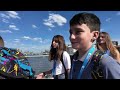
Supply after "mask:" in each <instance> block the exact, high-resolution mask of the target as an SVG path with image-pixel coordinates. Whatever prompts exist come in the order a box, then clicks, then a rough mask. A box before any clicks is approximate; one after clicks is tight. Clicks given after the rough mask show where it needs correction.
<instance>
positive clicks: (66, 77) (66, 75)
mask: <svg viewBox="0 0 120 90" xmlns="http://www.w3.org/2000/svg"><path fill="white" fill-rule="evenodd" d="M61 62H62V64H63V67H64V69H65V79H68V74H67V70H66V67H65V64H64V62H63V53H62V54H61Z"/></svg>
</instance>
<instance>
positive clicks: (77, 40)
mask: <svg viewBox="0 0 120 90" xmlns="http://www.w3.org/2000/svg"><path fill="white" fill-rule="evenodd" d="M93 36H94V35H93V32H90V29H89V27H88V26H87V25H86V24H82V25H79V24H77V25H73V26H70V37H69V39H70V41H71V45H72V48H74V49H77V50H78V49H80V50H83V49H87V48H89V47H91V45H92V43H93V42H92V38H93Z"/></svg>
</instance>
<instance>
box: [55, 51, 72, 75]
mask: <svg viewBox="0 0 120 90" xmlns="http://www.w3.org/2000/svg"><path fill="white" fill-rule="evenodd" d="M63 62H64V65H65V67H66V69H70V68H71V60H70V55H69V54H68V53H67V52H66V51H64V52H63ZM64 72H65V70H64V66H63V64H62V62H61V61H60V62H59V61H56V68H55V71H54V73H53V75H59V74H62V73H64Z"/></svg>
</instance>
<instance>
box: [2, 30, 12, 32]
mask: <svg viewBox="0 0 120 90" xmlns="http://www.w3.org/2000/svg"><path fill="white" fill-rule="evenodd" d="M0 33H12V32H11V31H10V30H0Z"/></svg>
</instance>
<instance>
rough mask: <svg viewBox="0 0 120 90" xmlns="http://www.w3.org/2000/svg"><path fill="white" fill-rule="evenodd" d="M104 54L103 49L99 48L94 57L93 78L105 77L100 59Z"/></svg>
mask: <svg viewBox="0 0 120 90" xmlns="http://www.w3.org/2000/svg"><path fill="white" fill-rule="evenodd" d="M103 54H104V53H103V52H102V51H100V50H97V51H96V52H95V53H94V55H93V57H92V62H93V67H92V71H91V75H92V78H93V79H104V77H103V71H102V68H101V65H100V60H101V58H102V56H103Z"/></svg>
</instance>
